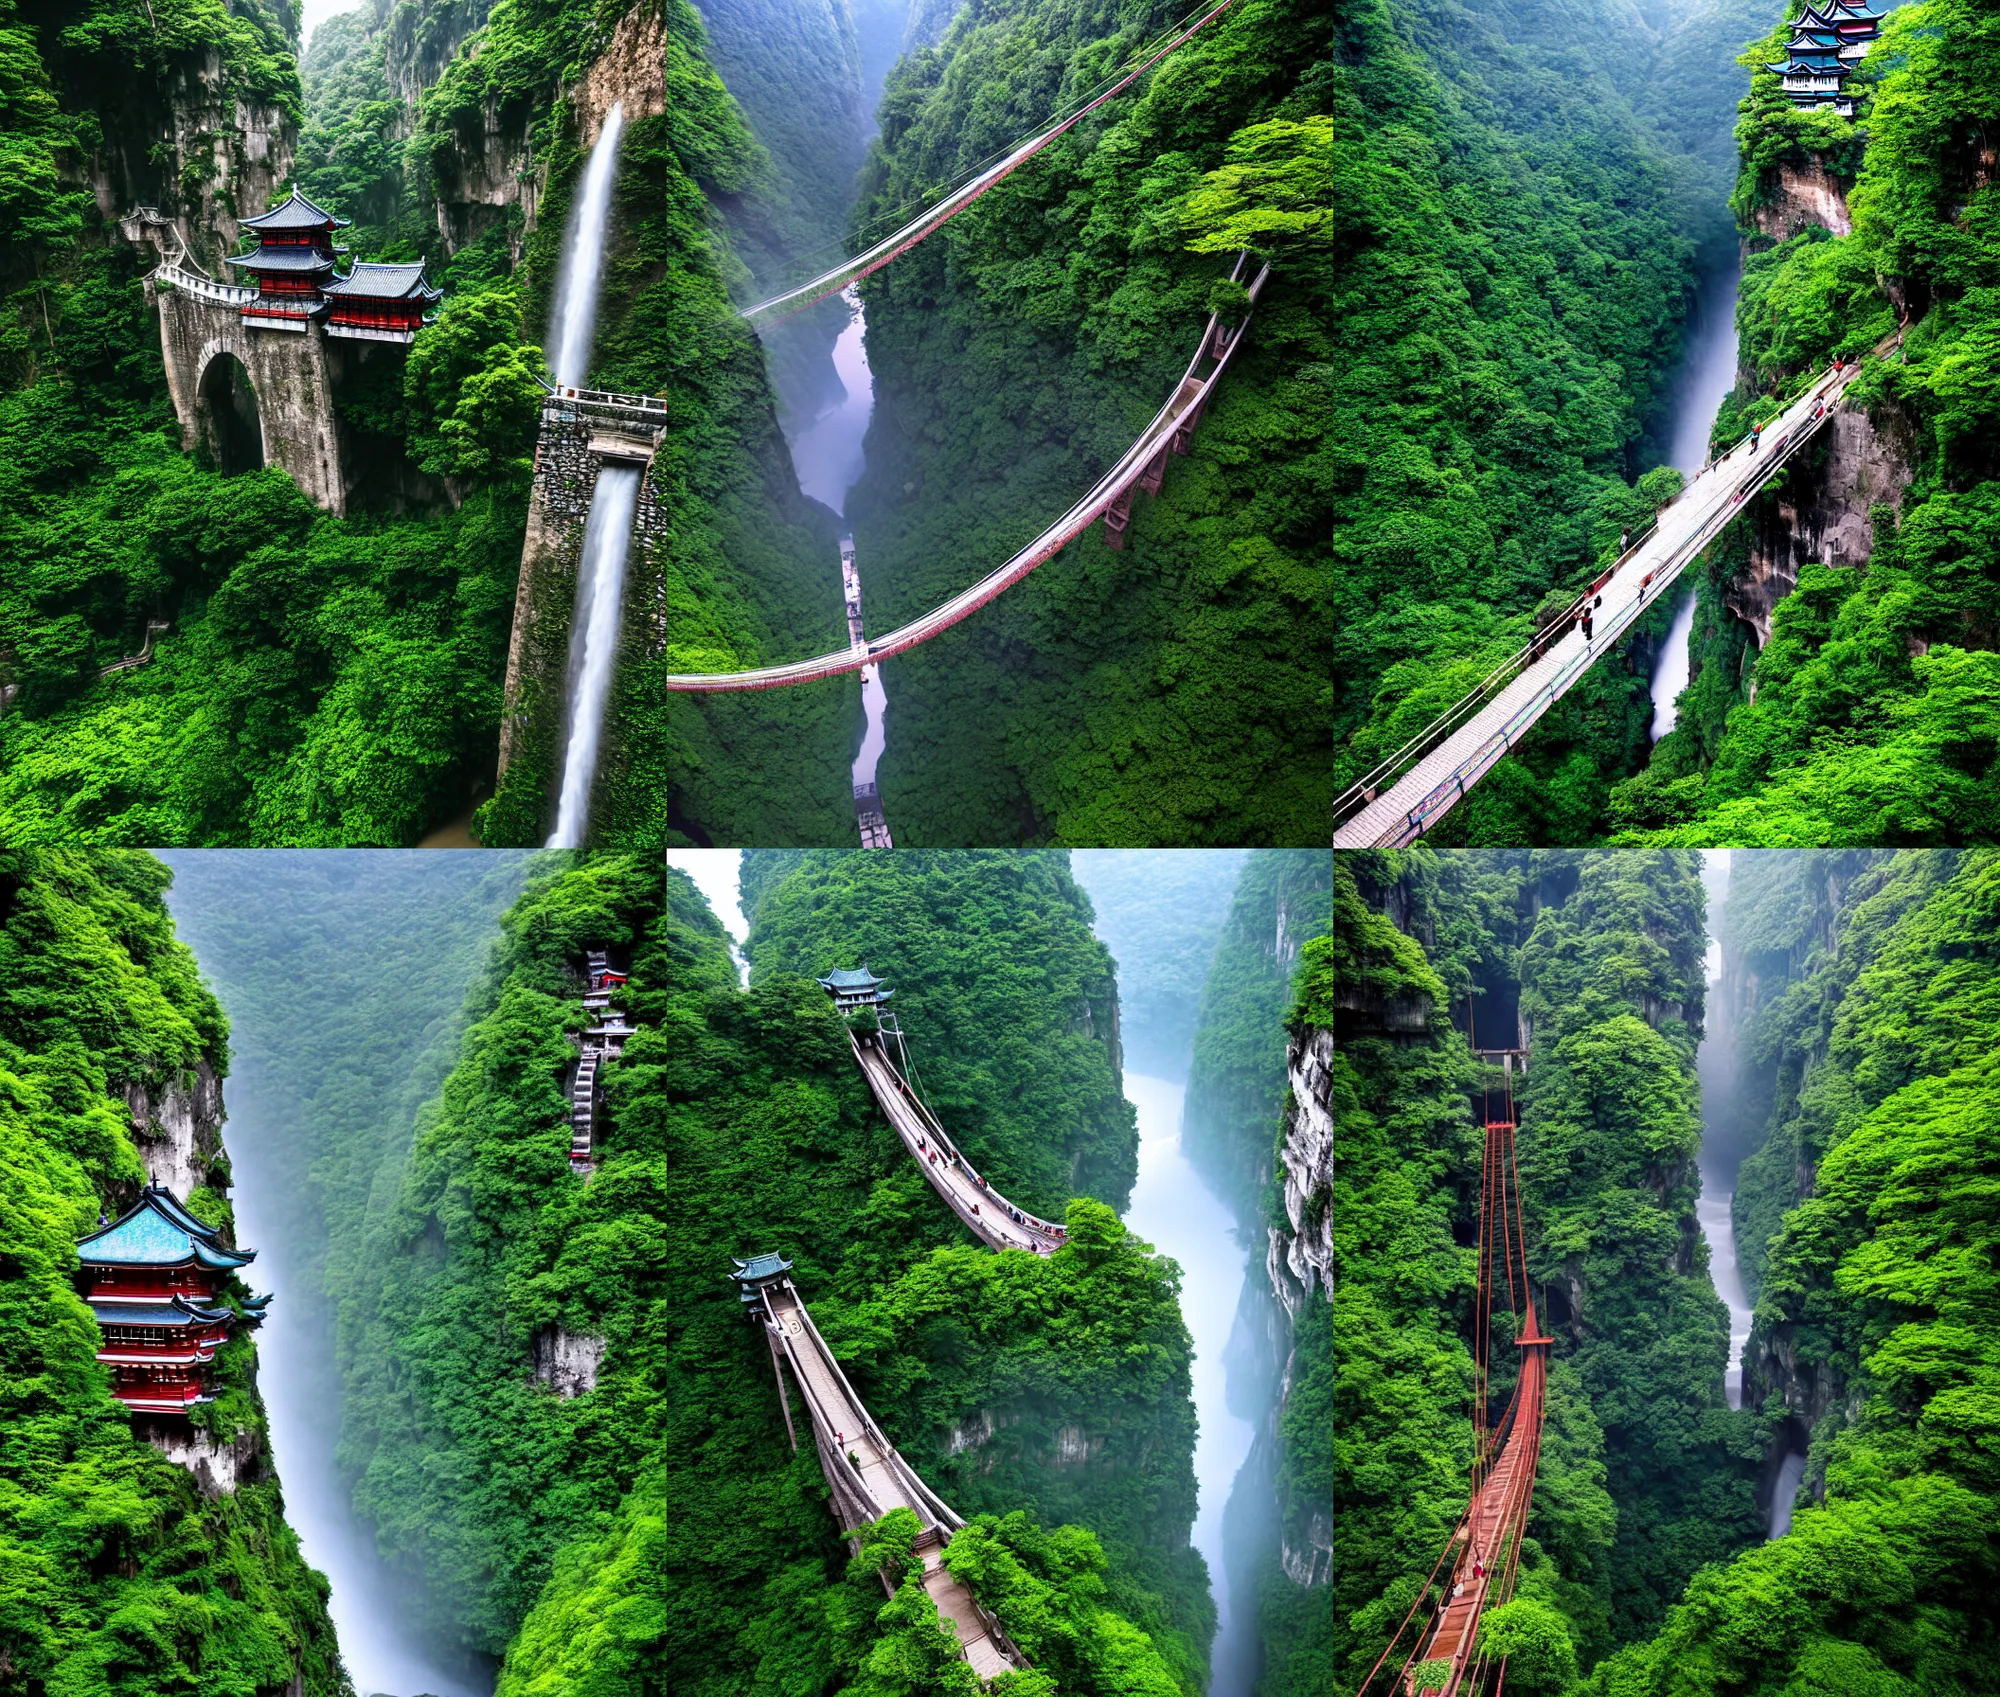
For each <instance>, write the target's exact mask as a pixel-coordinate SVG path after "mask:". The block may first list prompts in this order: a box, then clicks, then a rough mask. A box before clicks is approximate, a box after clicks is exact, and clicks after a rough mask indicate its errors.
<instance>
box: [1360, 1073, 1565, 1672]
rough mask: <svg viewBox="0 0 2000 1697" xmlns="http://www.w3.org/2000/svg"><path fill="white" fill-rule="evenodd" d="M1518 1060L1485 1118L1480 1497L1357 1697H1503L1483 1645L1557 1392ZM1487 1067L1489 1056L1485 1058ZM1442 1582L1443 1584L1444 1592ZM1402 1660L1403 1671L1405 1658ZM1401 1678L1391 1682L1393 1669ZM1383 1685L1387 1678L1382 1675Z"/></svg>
mask: <svg viewBox="0 0 2000 1697" xmlns="http://www.w3.org/2000/svg"><path fill="white" fill-rule="evenodd" d="M1517 1053H1518V1051H1504V1050H1502V1051H1490V1052H1488V1054H1490V1056H1491V1058H1493V1059H1495V1060H1500V1061H1503V1062H1504V1064H1505V1067H1506V1073H1507V1079H1508V1087H1507V1089H1506V1090H1505V1091H1504V1093H1503V1098H1502V1099H1503V1101H1504V1103H1505V1106H1504V1108H1503V1109H1502V1110H1501V1112H1500V1113H1499V1114H1498V1115H1495V1114H1494V1113H1492V1112H1491V1111H1490V1110H1489V1112H1488V1114H1487V1117H1486V1139H1485V1150H1484V1160H1483V1163H1482V1169H1481V1174H1480V1200H1479V1307H1478V1311H1477V1316H1476V1319H1475V1322H1474V1358H1475V1362H1476V1377H1475V1380H1474V1391H1473V1461H1472V1490H1471V1494H1470V1497H1469V1499H1468V1501H1467V1502H1466V1505H1465V1512H1464V1514H1462V1515H1461V1516H1460V1517H1459V1521H1458V1524H1457V1525H1456V1526H1455V1527H1453V1528H1452V1532H1451V1536H1450V1537H1449V1538H1448V1539H1446V1540H1445V1545H1444V1548H1443V1549H1442V1550H1440V1551H1439V1552H1438V1558H1437V1561H1436V1562H1435V1563H1434V1564H1433V1565H1432V1567H1431V1571H1430V1574H1429V1576H1428V1577H1427V1578H1426V1579H1425V1580H1424V1583H1423V1585H1422V1586H1421V1587H1420V1588H1419V1590H1418V1592H1417V1594H1416V1596H1415V1598H1413V1599H1412V1600H1411V1603H1410V1607H1409V1610H1408V1612H1407V1613H1405V1614H1404V1616H1403V1619H1402V1622H1401V1624H1400V1625H1399V1626H1398V1627H1397V1628H1396V1635H1395V1636H1394V1637H1393V1638H1391V1639H1390V1640H1389V1642H1388V1644H1387V1645H1386V1646H1384V1648H1383V1650H1382V1653H1381V1655H1379V1656H1378V1657H1376V1659H1375V1665H1374V1666H1373V1667H1372V1668H1370V1669H1369V1670H1368V1677H1367V1678H1366V1679H1365V1680H1363V1681H1362V1682H1361V1688H1360V1690H1359V1692H1357V1693H1356V1697H1425V1694H1429V1697H1473V1694H1475V1693H1477V1694H1480V1697H1499V1694H1500V1693H1501V1691H1502V1689H1503V1687H1504V1685H1505V1681H1506V1677H1507V1662H1506V1658H1505V1657H1504V1656H1495V1655H1494V1654H1492V1652H1491V1651H1490V1649H1488V1648H1487V1647H1486V1646H1484V1645H1482V1643H1481V1642H1480V1631H1479V1629H1480V1624H1481V1622H1482V1620H1483V1619H1484V1618H1485V1615H1486V1612H1487V1611H1488V1610H1489V1609H1493V1608H1497V1607H1499V1606H1500V1605H1501V1604H1502V1603H1505V1602H1507V1601H1508V1600H1509V1599H1510V1598H1511V1597H1512V1596H1513V1595H1514V1587H1515V1584H1516V1581H1517V1579H1518V1577H1519V1572H1520V1561H1521V1535H1522V1533H1523V1531H1524V1530H1525V1529H1526V1527H1527V1524H1528V1513H1529V1509H1530V1506H1531V1504H1532V1502H1533V1500H1534V1495H1535V1472H1536V1469H1537V1467H1538V1466H1539V1465H1540V1461H1541V1451H1542V1417H1543V1412H1544V1400H1545V1395H1546V1391H1547V1386H1548V1365H1549V1346H1550V1345H1551V1344H1552V1343H1553V1342H1554V1339H1552V1338H1549V1337H1546V1336H1544V1335H1543V1333H1542V1329H1541V1326H1540V1324H1539V1323H1538V1321H1537V1320H1536V1317H1535V1295H1534V1286H1533V1285H1532V1284H1531V1283H1530V1281H1529V1277H1528V1252H1527V1239H1526V1236H1525V1235H1524V1233H1523V1230H1522V1224H1521V1187H1520V1177H1519V1174H1518V1171H1517V1169H1516V1165H1515V1160H1514V1095H1513V1088H1512V1081H1513V1062H1514V1058H1515V1055H1516V1054H1517ZM1482 1058H1483V1059H1484V1058H1487V1056H1486V1055H1482ZM1503 1285H1504V1287H1505V1300H1506V1307H1505V1308H1504V1309H1500V1310H1499V1316H1504V1317H1505V1318H1506V1319H1507V1320H1509V1321H1510V1322H1512V1323H1513V1327H1514V1335H1513V1336H1512V1338H1511V1339H1502V1340H1500V1341H1502V1342H1503V1344H1506V1345H1510V1346H1511V1348H1512V1349H1513V1350H1514V1351H1515V1352H1516V1373H1515V1379H1514V1388H1513V1392H1512V1394H1511V1395H1510V1396H1509V1398H1508V1400H1507V1404H1506V1407H1505V1408H1504V1409H1503V1411H1502V1412H1501V1414H1500V1417H1499V1419H1497V1420H1493V1419H1491V1418H1489V1413H1490V1410H1491V1407H1492V1397H1493V1384H1492V1373H1493V1359H1492V1358H1493V1349H1494V1344H1495V1342H1496V1339H1495V1335H1494V1321H1495V1319H1496V1317H1497V1316H1496V1306H1497V1305H1498V1303H1499V1302H1500V1301H1501V1295H1502V1287H1503ZM1440 1574H1443V1575H1444V1576H1445V1578H1444V1583H1443V1584H1442V1586H1440V1584H1439V1583H1438V1577H1439V1575H1440ZM1399 1653H1400V1654H1401V1656H1402V1661H1401V1662H1400V1664H1398V1663H1397V1661H1396V1657H1397V1655H1398V1654H1399ZM1391 1668H1393V1669H1394V1670H1395V1671H1394V1672H1393V1674H1390V1673H1389V1670H1390V1669H1391ZM1385 1676H1386V1677H1385Z"/></svg>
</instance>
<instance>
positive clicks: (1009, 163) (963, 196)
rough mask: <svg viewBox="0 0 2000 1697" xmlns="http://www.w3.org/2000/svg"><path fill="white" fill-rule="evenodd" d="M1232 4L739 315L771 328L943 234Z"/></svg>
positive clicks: (1224, 1)
mask: <svg viewBox="0 0 2000 1697" xmlns="http://www.w3.org/2000/svg"><path fill="white" fill-rule="evenodd" d="M1235 3H1236V0H1221V4H1220V5H1217V6H1213V7H1211V8H1210V9H1209V10H1208V11H1206V12H1204V13H1203V14H1202V15H1201V16H1200V17H1198V18H1196V19H1195V20H1194V21H1193V22H1192V23H1189V24H1185V25H1183V26H1181V27H1180V28H1178V29H1176V30H1174V31H1173V32H1172V33H1171V34H1169V36H1168V37H1167V39H1166V40H1165V41H1164V42H1162V43H1160V45H1159V46H1157V47H1155V48H1154V49H1152V50H1151V51H1150V52H1147V51H1145V50H1144V49H1142V50H1141V56H1140V57H1139V58H1138V59H1136V60H1135V61H1134V62H1133V63H1132V64H1131V66H1130V67H1129V68H1128V69H1127V70H1126V71H1125V72H1124V73H1123V74H1121V75H1119V76H1118V77H1117V78H1116V79H1115V80H1114V81H1113V82H1112V83H1111V84H1110V86H1109V87H1107V88H1105V89H1103V90H1102V92H1100V93H1098V94H1097V95H1095V96H1094V97H1093V98H1092V99H1090V100H1089V101H1088V102H1087V103H1086V104H1085V105H1083V106H1080V107H1078V108H1077V109H1076V111H1074V112H1072V113H1071V114H1070V115H1069V116H1068V117H1066V118H1053V119H1051V120H1050V121H1049V122H1048V123H1046V124H1044V125H1043V126H1042V128H1041V129H1039V130H1037V131H1036V132H1035V133H1034V134H1033V135H1032V136H1030V137H1029V138H1028V139H1027V140H1026V141H1024V142H1021V143H1020V144H1018V145H1017V146H1015V147H1014V148H1013V149H1011V150H1010V151H1009V152H1008V153H1007V154H1005V155H1004V156H1003V157H1002V158H1000V159H999V160H997V161H996V162H995V163H993V164H992V165H989V166H988V167H987V168H986V169H984V170H983V171H980V172H979V173H978V175H976V176H974V177H973V178H972V179H971V180H970V181H969V182H967V183H965V184H963V185H961V186H960V187H959V188H957V189H955V190H954V191H953V192H952V193H951V194H949V195H947V196H946V197H945V198H944V199H943V200H941V201H939V202H938V203H937V205H935V206H933V207H931V208H929V209H928V210H926V211H924V212H920V213H919V214H918V215H917V216H916V217H915V218H913V219H911V220H910V221H909V222H908V223H907V224H905V225H904V226H903V227H902V228H901V229H899V230H897V231H896V232H895V234H893V235H890V236H885V237H884V238H883V239H882V240H881V241H879V242H877V243H875V245H874V246H873V247H870V248H868V249H866V250H865V251H864V252H861V253H858V254H856V255H854V257H853V258H851V259H843V260H842V261H841V262H840V263H839V264H838V265H836V266H835V267H834V268H833V269H832V270H831V271H823V272H821V273H820V275H819V276H817V277H815V278H814V279H813V280H812V281H811V282H810V283H801V284H800V285H799V286H798V287H797V288H795V289H787V290H786V291H785V292H784V293H783V294H781V295H773V296H772V297H771V298H770V299H769V300H762V301H759V302H758V303H757V304H756V305H755V306H746V307H745V308H744V309H743V310H742V312H741V313H740V314H739V316H740V317H742V318H744V319H747V320H748V321H749V322H750V323H752V324H754V325H758V326H762V325H765V324H775V323H776V322H777V321H778V320H779V319H781V318H789V317H790V316H791V315H792V314H793V313H795V312H803V311H805V309H806V308H807V307H809V306H813V305H815V304H817V303H818V302H820V301H823V300H825V299H826V298H827V297H828V296H830V295H837V294H839V293H840V291H841V290H842V289H845V288H849V287H851V286H852V285H853V284H855V283H858V282H860V281H861V279H862V278H864V277H866V276H869V275H870V274H871V273H873V272H876V271H879V270H881V269H882V267H883V266H885V265H887V264H888V263H889V262H890V261H891V260H892V259H896V258H898V257H900V256H901V255H903V254H905V253H908V252H909V251H910V249H911V248H913V247H915V246H916V245H917V243H919V242H920V241H922V240H923V239H924V238H925V237H926V236H929V235H934V234H935V233H936V232H937V231H939V230H941V229H943V228H944V227H945V225H947V224H949V223H950V222H951V221H952V219H954V218H956V217H957V216H958V215H959V214H960V213H961V212H963V211H964V210H965V209H966V208H967V207H968V206H970V205H971V204H972V203H973V202H974V201H975V200H977V199H979V197H980V196H981V195H983V194H985V193H986V192H987V191H988V190H989V189H992V188H996V187H998V186H999V185H1000V184H1001V183H1004V182H1005V181H1006V180H1007V179H1008V178H1009V177H1011V176H1012V175H1013V174H1014V173H1015V172H1016V171H1018V170H1020V168H1021V167H1022V166H1023V165H1025V164H1027V162H1028V161H1029V160H1030V159H1032V158H1034V157H1035V155H1036V154H1038V153H1040V152H1041V151H1042V150H1043V149H1044V148H1046V147H1048V146H1049V145H1050V144H1051V143H1052V142H1054V141H1056V140H1058V139H1059V138H1060V137H1062V136H1065V135H1067V134H1068V133H1069V132H1070V131H1071V130H1073V129H1075V128H1076V126H1077V125H1078V124H1080V123H1082V122H1083V120H1084V119H1085V118H1087V117H1089V116H1090V114H1091V113H1093V112H1095V111H1096V110H1097V109H1098V107H1100V106H1102V105H1103V104H1104V103H1105V102H1106V101H1107V100H1115V99H1116V98H1117V97H1118V96H1119V95H1121V94H1123V93H1124V92H1125V91H1126V90H1127V89H1128V88H1130V87H1131V86H1132V85H1133V84H1134V83H1135V82H1137V81H1138V80H1139V79H1140V78H1141V77H1142V76H1144V75H1145V74H1146V73H1147V72H1148V71H1150V70H1151V69H1152V68H1153V67H1154V66H1155V65H1157V64H1158V63H1159V62H1160V61H1161V60H1162V59H1164V58H1166V56H1167V55H1168V54H1169V53H1172V52H1173V51H1174V49H1175V48H1177V47H1180V46H1181V45H1182V44H1183V43H1185V42H1188V41H1191V40H1193V39H1194V37H1195V36H1197V35H1199V34H1200V33H1201V32H1202V31H1203V30H1205V29H1206V28H1208V26H1209V25H1210V24H1212V23H1214V22H1215V20H1216V19H1217V18H1219V17H1221V16H1222V14H1223V13H1224V12H1226V11H1228V10H1229V8H1230V7H1231V6H1233V5H1234V4H1235Z"/></svg>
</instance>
